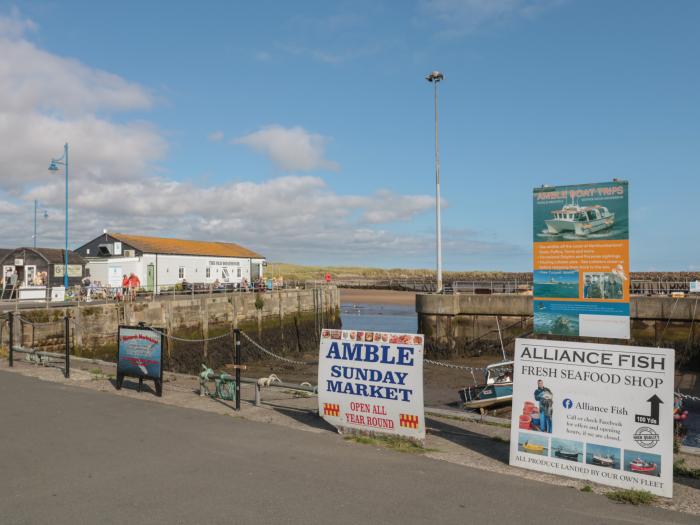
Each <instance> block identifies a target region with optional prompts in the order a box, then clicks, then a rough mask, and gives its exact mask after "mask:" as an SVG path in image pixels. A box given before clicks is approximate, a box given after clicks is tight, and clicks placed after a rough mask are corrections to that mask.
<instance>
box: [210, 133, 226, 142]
mask: <svg viewBox="0 0 700 525" xmlns="http://www.w3.org/2000/svg"><path fill="white" fill-rule="evenodd" d="M207 138H208V139H209V140H210V141H211V142H221V141H222V140H224V132H223V131H212V132H211V133H209V136H208V137H207Z"/></svg>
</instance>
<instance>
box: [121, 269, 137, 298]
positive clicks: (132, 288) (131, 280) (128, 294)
mask: <svg viewBox="0 0 700 525" xmlns="http://www.w3.org/2000/svg"><path fill="white" fill-rule="evenodd" d="M139 288H141V280H140V279H139V277H138V275H136V274H135V273H133V272H132V273H130V274H129V276H128V277H127V275H126V274H124V276H123V277H122V299H124V300H127V299H128V300H130V301H133V300H134V299H136V291H137V290H138V289H139Z"/></svg>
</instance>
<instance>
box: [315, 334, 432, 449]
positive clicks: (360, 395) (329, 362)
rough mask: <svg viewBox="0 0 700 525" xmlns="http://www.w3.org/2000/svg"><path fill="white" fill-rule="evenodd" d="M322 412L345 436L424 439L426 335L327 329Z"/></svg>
mask: <svg viewBox="0 0 700 525" xmlns="http://www.w3.org/2000/svg"><path fill="white" fill-rule="evenodd" d="M318 410H319V413H320V414H321V416H322V417H323V418H324V419H325V420H326V421H328V422H329V423H330V424H331V425H334V426H335V427H337V428H338V429H339V430H340V431H341V432H342V431H343V430H349V431H355V432H358V431H359V432H367V433H375V432H376V433H382V434H395V435H399V436H403V437H407V438H410V439H414V440H420V441H422V440H424V439H425V416H424V412H423V336H422V335H415V334H395V333H386V332H363V331H357V330H327V329H324V330H323V331H322V332H321V348H320V352H319V363H318Z"/></svg>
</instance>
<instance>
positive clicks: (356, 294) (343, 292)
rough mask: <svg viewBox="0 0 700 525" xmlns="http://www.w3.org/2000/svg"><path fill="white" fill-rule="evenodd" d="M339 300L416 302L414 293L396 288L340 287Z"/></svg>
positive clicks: (359, 302)
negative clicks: (366, 288) (365, 288)
mask: <svg viewBox="0 0 700 525" xmlns="http://www.w3.org/2000/svg"><path fill="white" fill-rule="evenodd" d="M340 302H341V303H344V304H347V303H352V304H393V305H399V306H413V305H414V304H416V293H415V292H401V291H397V290H364V289H357V288H341V289H340Z"/></svg>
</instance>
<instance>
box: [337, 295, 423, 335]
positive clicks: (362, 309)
mask: <svg viewBox="0 0 700 525" xmlns="http://www.w3.org/2000/svg"><path fill="white" fill-rule="evenodd" d="M340 319H341V320H342V322H343V328H344V329H346V330H371V331H374V332H396V333H402V334H415V333H418V317H417V316H416V309H415V307H414V306H403V305H395V304H361V303H358V304H354V303H352V304H351V303H347V304H346V303H343V304H341V305H340Z"/></svg>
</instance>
